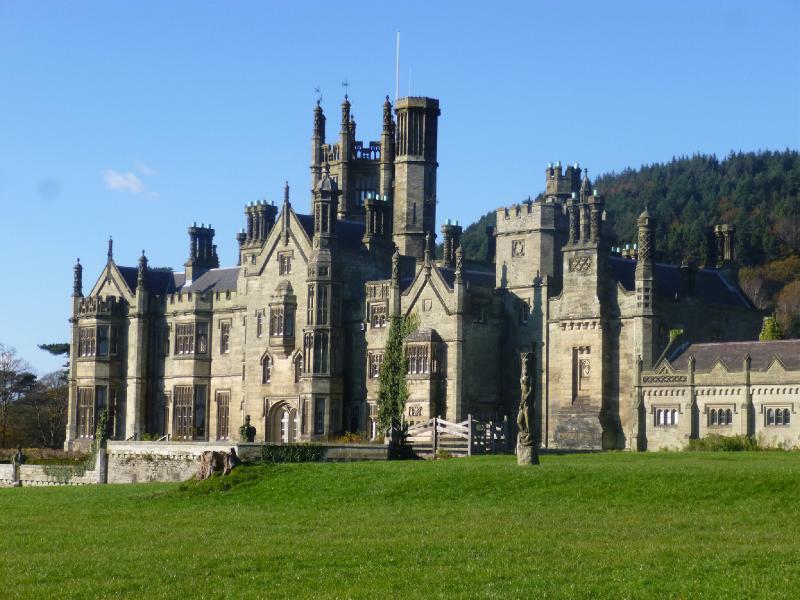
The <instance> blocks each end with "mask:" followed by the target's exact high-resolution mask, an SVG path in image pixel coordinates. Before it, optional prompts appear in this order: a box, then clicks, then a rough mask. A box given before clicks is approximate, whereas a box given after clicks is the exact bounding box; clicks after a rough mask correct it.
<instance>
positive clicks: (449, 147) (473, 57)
mask: <svg viewBox="0 0 800 600" xmlns="http://www.w3.org/2000/svg"><path fill="white" fill-rule="evenodd" d="M397 30H400V31H401V68H400V72H401V81H400V91H401V95H407V93H408V92H409V89H410V92H411V93H412V94H413V95H427V96H433V97H437V98H439V99H440V101H441V107H442V116H441V119H440V134H439V135H440V141H439V163H440V168H439V181H438V184H439V188H438V197H439V207H438V214H437V217H438V219H439V221H440V222H441V221H443V220H445V219H447V218H454V219H459V220H460V221H461V222H462V224H467V223H469V222H472V221H473V220H475V219H476V218H477V217H478V216H480V215H481V214H483V213H485V212H487V211H488V210H489V209H491V208H494V207H497V206H501V205H504V204H510V203H512V202H516V201H519V200H521V199H523V198H526V197H527V196H528V195H535V194H536V193H538V192H539V191H540V190H541V189H542V187H543V184H542V182H543V173H544V168H545V166H546V164H547V162H549V161H555V160H561V161H563V162H575V161H579V162H580V163H581V164H582V165H584V166H586V167H588V168H589V172H590V175H591V174H599V173H602V172H607V171H611V170H621V169H624V168H625V167H628V166H632V167H637V166H639V165H641V164H643V163H651V162H655V161H664V160H669V159H671V158H672V156H679V155H682V154H692V153H696V152H703V153H716V154H718V155H722V156H724V155H725V154H727V153H728V152H729V151H731V150H745V151H746V150H758V149H784V148H787V147H790V148H794V149H797V148H798V147H800V36H798V34H797V32H798V31H800V2H797V1H796V0H787V1H773V2H770V1H760V2H753V1H747V2H715V1H708V2H698V1H695V2H682V1H675V0H673V1H670V2H602V3H601V2H586V3H582V2H569V3H560V2H555V1H549V2H497V3H488V2H474V3H471V2H463V1H462V2H430V1H428V2H415V1H406V2H402V3H397V2H393V3H388V2H379V1H377V0H373V1H372V2H366V3H360V2H344V3H332V2H328V3H321V2H312V3H306V2H302V1H296V2H291V3H287V2H280V3H278V2H275V3H268V2H216V3H211V2H160V1H159V2H147V1H142V0H140V1H137V2H81V1H75V2H34V1H19V2H16V1H8V0H0V209H1V212H0V215H1V216H0V235H1V236H2V237H1V238H0V239H2V242H3V250H4V253H3V258H2V276H1V277H0V291H1V292H2V293H0V343H4V344H6V345H11V346H14V347H16V348H17V350H18V352H19V354H20V355H21V356H22V357H23V358H25V359H26V360H28V361H29V362H30V363H31V364H32V365H33V366H34V367H35V368H36V369H37V370H38V371H39V372H40V373H43V372H46V371H49V370H52V369H55V368H57V367H58V365H59V361H58V360H57V359H53V358H51V357H49V356H47V355H46V354H45V353H43V352H41V351H40V350H38V349H37V348H36V344H37V343H41V342H50V341H60V340H66V339H67V337H68V331H69V329H68V328H69V325H68V322H67V319H68V317H69V311H70V298H69V296H70V292H71V285H72V266H73V264H74V262H75V258H76V257H80V258H81V262H82V263H83V264H84V266H85V271H84V280H85V284H84V288H89V287H91V285H92V283H93V281H94V279H95V278H96V276H97V275H98V274H99V272H100V269H101V268H102V266H103V264H104V262H105V252H106V240H107V238H108V236H109V235H113V236H114V240H115V258H116V260H117V262H118V263H120V264H129V265H134V264H135V261H136V259H137V257H138V255H139V253H140V251H141V250H142V249H143V248H144V249H146V250H147V255H148V257H149V259H150V264H151V265H152V266H173V267H176V268H178V269H180V268H181V265H182V263H183V262H184V261H185V260H186V257H187V252H188V239H187V235H186V227H187V225H188V224H189V223H190V222H191V221H198V222H205V223H208V222H211V223H212V224H213V225H214V227H215V229H216V230H217V239H216V241H217V243H218V245H219V252H220V255H221V258H222V261H223V263H225V264H233V263H235V253H236V242H235V239H234V235H235V233H236V231H237V230H238V229H239V228H240V227H241V226H242V224H243V217H242V207H243V205H244V204H245V203H246V202H249V201H251V200H257V199H259V198H267V199H274V200H279V199H280V197H281V190H282V185H283V181H284V180H288V181H289V183H290V185H291V186H292V199H293V204H294V206H295V209H296V210H307V206H308V203H309V197H310V194H309V189H308V188H309V171H308V162H309V146H310V145H309V139H310V135H311V110H312V108H313V104H314V100H315V94H314V89H315V87H316V86H319V87H320V88H321V90H322V93H323V96H324V99H323V106H324V108H325V109H326V113H327V115H328V116H329V127H328V129H329V135H331V134H335V132H336V131H337V130H338V119H339V103H340V102H341V98H342V95H343V91H344V90H343V88H342V86H341V82H342V81H343V80H345V79H346V80H347V81H348V82H349V83H350V84H351V85H350V86H349V92H350V97H351V100H352V102H353V114H354V116H355V118H356V121H357V124H358V130H357V133H358V137H359V138H360V139H364V140H365V141H366V140H369V139H377V138H378V135H379V133H380V123H381V121H380V113H381V103H382V101H383V97H384V95H385V94H391V95H392V96H394V87H395V81H394V79H395V32H396V31H397Z"/></svg>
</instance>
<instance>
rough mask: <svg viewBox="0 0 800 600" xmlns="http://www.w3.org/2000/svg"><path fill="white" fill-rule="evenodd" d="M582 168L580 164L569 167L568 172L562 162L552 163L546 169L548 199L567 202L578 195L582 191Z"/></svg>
mask: <svg viewBox="0 0 800 600" xmlns="http://www.w3.org/2000/svg"><path fill="white" fill-rule="evenodd" d="M581 173H582V170H581V167H580V165H579V164H578V163H575V164H573V165H568V166H567V168H566V170H565V169H564V168H563V167H562V166H561V161H560V160H559V161H556V162H555V163H550V164H548V165H547V168H546V169H545V191H544V194H545V196H546V197H547V198H548V199H552V198H558V199H561V200H565V199H567V198H569V197H571V196H572V193H573V192H575V193H578V192H579V191H580V189H581Z"/></svg>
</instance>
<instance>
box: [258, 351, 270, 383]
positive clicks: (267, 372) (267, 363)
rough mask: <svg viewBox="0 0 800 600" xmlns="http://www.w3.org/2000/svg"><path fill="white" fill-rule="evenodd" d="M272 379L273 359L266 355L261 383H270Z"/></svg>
mask: <svg viewBox="0 0 800 600" xmlns="http://www.w3.org/2000/svg"><path fill="white" fill-rule="evenodd" d="M271 378H272V357H270V355H269V354H265V355H264V358H262V359H261V383H269V382H270V379H271Z"/></svg>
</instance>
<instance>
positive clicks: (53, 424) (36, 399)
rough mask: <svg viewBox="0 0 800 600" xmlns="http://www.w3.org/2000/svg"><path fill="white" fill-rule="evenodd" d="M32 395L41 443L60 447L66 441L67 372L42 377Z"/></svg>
mask: <svg viewBox="0 0 800 600" xmlns="http://www.w3.org/2000/svg"><path fill="white" fill-rule="evenodd" d="M31 397H32V401H33V407H34V410H35V411H36V426H37V431H38V434H39V439H40V440H41V444H42V445H43V446H46V447H48V448H59V447H60V446H61V445H62V444H63V442H64V430H65V427H66V421H67V402H68V398H69V386H68V384H67V376H66V373H65V372H64V371H55V372H54V373H48V374H47V375H45V376H44V377H42V378H40V379H39V385H37V386H36V391H35V392H34V393H32V394H31Z"/></svg>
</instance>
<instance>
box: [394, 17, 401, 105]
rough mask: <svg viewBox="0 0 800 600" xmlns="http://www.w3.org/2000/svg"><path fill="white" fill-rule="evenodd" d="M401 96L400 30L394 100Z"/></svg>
mask: <svg viewBox="0 0 800 600" xmlns="http://www.w3.org/2000/svg"><path fill="white" fill-rule="evenodd" d="M399 97H400V30H398V31H397V48H396V51H395V68H394V101H395V102H397V99H398V98H399Z"/></svg>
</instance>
